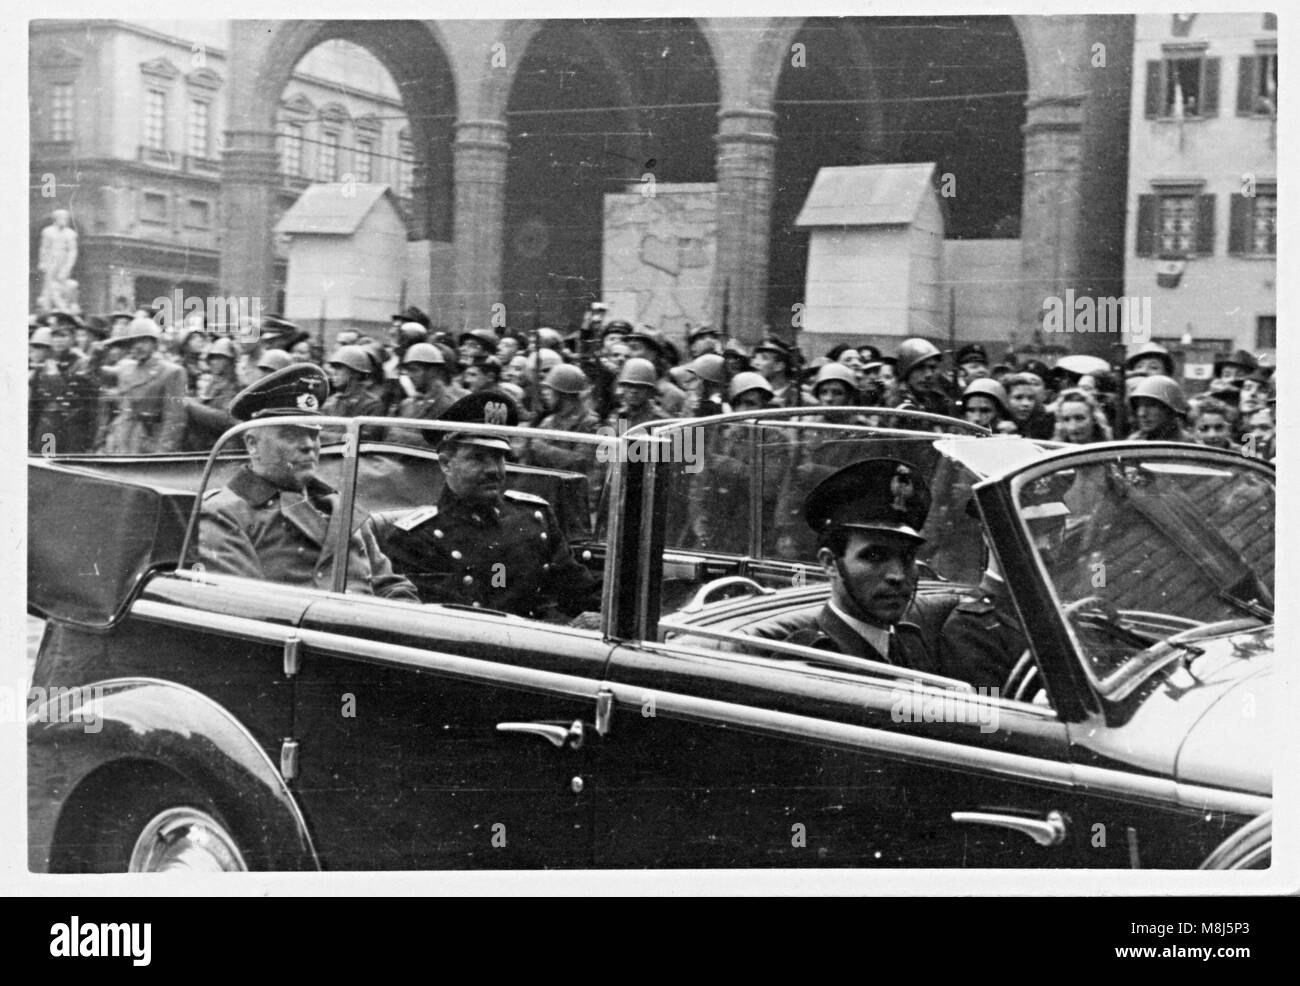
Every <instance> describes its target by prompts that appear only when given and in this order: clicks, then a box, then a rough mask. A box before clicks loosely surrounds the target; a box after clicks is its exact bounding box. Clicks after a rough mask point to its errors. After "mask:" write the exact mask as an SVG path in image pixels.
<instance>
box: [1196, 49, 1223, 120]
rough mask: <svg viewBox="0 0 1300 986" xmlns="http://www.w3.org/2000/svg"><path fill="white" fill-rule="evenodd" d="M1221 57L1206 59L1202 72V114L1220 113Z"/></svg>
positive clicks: (1212, 114)
mask: <svg viewBox="0 0 1300 986" xmlns="http://www.w3.org/2000/svg"><path fill="white" fill-rule="evenodd" d="M1221 61H1223V59H1221V58H1207V59H1205V66H1204V68H1203V69H1202V72H1201V116H1218V115H1219V63H1220V62H1221Z"/></svg>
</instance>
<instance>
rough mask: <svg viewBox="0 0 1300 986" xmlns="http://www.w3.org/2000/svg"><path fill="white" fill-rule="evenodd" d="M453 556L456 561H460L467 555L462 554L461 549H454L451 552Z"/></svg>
mask: <svg viewBox="0 0 1300 986" xmlns="http://www.w3.org/2000/svg"><path fill="white" fill-rule="evenodd" d="M451 557H453V558H455V559H456V561H460V560H461V559H462V558H464V557H465V556H464V555H462V554H461V553H460V552H459V551H453V552H452V553H451Z"/></svg>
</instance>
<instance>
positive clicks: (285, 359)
mask: <svg viewBox="0 0 1300 986" xmlns="http://www.w3.org/2000/svg"><path fill="white" fill-rule="evenodd" d="M292 362H293V359H292V358H291V357H290V356H289V354H288V353H286V352H285V351H284V350H283V349H267V350H265V351H264V352H263V353H262V355H261V356H259V357H258V359H257V368H258V369H259V370H270V371H272V372H274V371H275V370H283V369H284V368H285V367H286V366H288V365H289V364H290V363H292Z"/></svg>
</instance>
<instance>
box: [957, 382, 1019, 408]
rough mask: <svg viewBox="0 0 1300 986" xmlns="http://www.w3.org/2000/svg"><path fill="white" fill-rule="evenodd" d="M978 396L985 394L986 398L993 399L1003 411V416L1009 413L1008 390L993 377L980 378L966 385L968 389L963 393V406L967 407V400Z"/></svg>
mask: <svg viewBox="0 0 1300 986" xmlns="http://www.w3.org/2000/svg"><path fill="white" fill-rule="evenodd" d="M976 394H983V395H984V396H985V397H992V398H993V400H994V401H995V402H996V403H997V405H998V407H1000V408H1001V409H1002V413H1003V415H1006V414H1007V413H1008V404H1009V401H1008V400H1007V388H1006V387H1004V386H1002V384H1000V383H998V382H997V381H996V380H994V379H993V378H992V377H980V378H979V379H977V380H972V381H971V382H970V383H968V384H967V385H966V389H965V390H963V391H962V392H961V406H962V407H965V406H966V398H967V397H973V396H974V395H976Z"/></svg>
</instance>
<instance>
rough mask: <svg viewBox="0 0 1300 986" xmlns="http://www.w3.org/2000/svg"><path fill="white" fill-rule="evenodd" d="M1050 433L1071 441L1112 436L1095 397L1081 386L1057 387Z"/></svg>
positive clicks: (1080, 442)
mask: <svg viewBox="0 0 1300 986" xmlns="http://www.w3.org/2000/svg"><path fill="white" fill-rule="evenodd" d="M1052 437H1053V438H1054V439H1055V440H1056V441H1058V442H1069V443H1070V444H1071V445H1088V444H1090V443H1092V442H1108V441H1110V440H1111V439H1112V438H1113V437H1114V436H1113V435H1112V434H1111V430H1110V425H1109V424H1107V422H1106V415H1105V413H1104V412H1103V411H1102V409H1101V405H1099V404H1098V403H1097V401H1096V399H1095V398H1094V397H1093V396H1092V395H1091V394H1089V393H1088V392H1087V391H1086V390H1084V389H1083V388H1081V387H1071V388H1069V389H1067V390H1063V391H1061V396H1060V397H1059V398H1057V401H1056V431H1055V432H1054V433H1053V435H1052Z"/></svg>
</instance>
